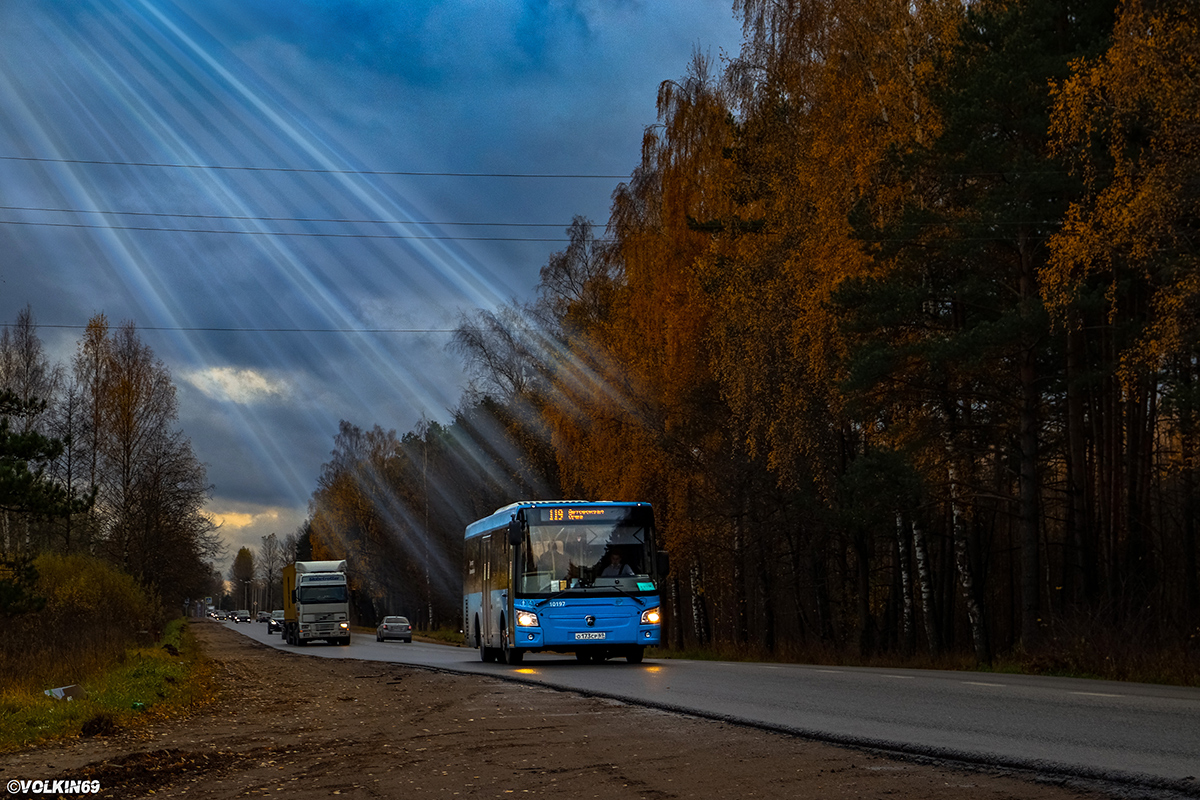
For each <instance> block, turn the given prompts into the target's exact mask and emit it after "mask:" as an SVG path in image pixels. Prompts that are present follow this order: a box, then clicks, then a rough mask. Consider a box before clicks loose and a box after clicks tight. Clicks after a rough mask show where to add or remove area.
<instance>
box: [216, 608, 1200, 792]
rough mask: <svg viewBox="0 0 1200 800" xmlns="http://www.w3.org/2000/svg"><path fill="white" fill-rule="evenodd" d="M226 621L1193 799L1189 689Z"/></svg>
mask: <svg viewBox="0 0 1200 800" xmlns="http://www.w3.org/2000/svg"><path fill="white" fill-rule="evenodd" d="M221 624H225V625H229V626H230V627H232V628H234V629H236V630H238V631H239V632H241V633H243V634H245V635H247V636H249V637H250V638H252V639H254V640H256V641H259V642H262V643H265V644H268V645H271V646H274V647H276V648H278V649H281V650H284V651H287V652H295V653H298V654H304V655H311V656H318V657H324V658H355V659H361V660H368V661H388V662H395V663H404V664H412V665H414V666H421V667H432V668H436V669H443V670H451V671H454V672H464V673H476V674H482V675H491V676H494V677H501V678H506V679H509V680H518V681H525V682H530V683H538V684H543V685H546V686H553V687H556V688H560V689H567V690H571V691H577V692H582V693H585V694H589V695H595V696H603V697H613V698H618V699H622V700H626V701H629V702H633V703H638V704H641V705H648V706H653V707H658V708H663V709H668V710H672V711H681V712H685V713H690V714H695V715H699V716H704V717H710V718H715V719H723V720H728V721H731V722H739V723H746V724H751V725H755V726H759V727H765V728H769V729H773V730H779V731H786V732H789V733H795V734H799V735H803V736H806V737H809V738H814V739H817V740H821V741H828V742H834V743H838V744H847V745H854V746H859V747H872V748H879V749H882V750H887V751H892V752H900V753H905V754H909V755H916V756H926V757H930V758H935V759H939V760H952V761H960V762H967V763H975V764H986V765H991V766H998V767H1009V768H1014V769H1021V770H1031V771H1034V772H1037V773H1040V774H1045V775H1051V776H1063V777H1074V778H1080V779H1084V780H1091V781H1100V782H1102V783H1103V784H1106V785H1110V786H1113V787H1115V788H1120V787H1122V786H1124V787H1130V788H1153V789H1158V790H1162V791H1164V792H1166V793H1169V794H1180V795H1184V796H1196V797H1200V689H1189V688H1183V687H1175V686H1157V685H1150V684H1135V683H1118V682H1113V681H1092V680H1081V679H1072V678H1048V677H1041V676H1030V675H998V674H990V673H969V672H938V671H932V670H887V669H868V668H850V667H837V668H832V667H814V666H803V665H791V664H749V663H739V662H721V661H685V660H677V659H669V660H652V659H647V660H646V661H645V662H643V663H642V664H640V665H631V664H626V663H625V661H624V660H623V659H621V660H615V661H610V662H606V663H604V664H580V663H577V662H576V661H575V659H574V658H573V657H571V656H556V655H551V654H540V653H539V654H531V655H528V656H526V659H525V663H524V664H523V665H521V666H519V667H511V666H508V665H505V664H485V663H483V662H481V661H480V660H479V656H478V654H477V652H476V651H474V650H468V649H466V648H456V647H448V646H445V645H437V644H425V643H421V642H414V643H412V644H406V643H401V642H383V643H380V642H376V641H375V637H374V636H373V635H360V634H355V635H354V641H353V643H352V644H351V645H350V646H349V647H336V646H328V645H324V644H313V645H308V646H306V647H303V648H301V647H292V646H289V645H286V644H284V643H283V642H282V641H281V640H280V637H279V636H278V635H268V634H267V632H266V625H265V624H259V623H250V624H245V623H243V624H233V623H221Z"/></svg>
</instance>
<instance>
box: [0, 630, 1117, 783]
mask: <svg viewBox="0 0 1200 800" xmlns="http://www.w3.org/2000/svg"><path fill="white" fill-rule="evenodd" d="M194 630H196V632H197V634H198V636H199V638H200V640H201V641H202V643H203V644H204V647H205V648H206V650H207V652H208V653H209V655H210V656H211V657H212V658H213V659H215V660H216V661H217V662H218V665H219V673H220V674H221V680H222V684H223V686H224V687H225V688H224V690H223V691H222V696H221V697H220V700H219V701H218V702H217V703H215V704H213V705H212V706H209V707H208V708H206V709H205V710H203V711H201V712H198V713H197V714H195V715H193V716H192V717H190V718H187V719H183V720H174V721H170V722H163V723H156V724H152V725H149V726H147V727H144V728H138V729H134V730H127V731H122V732H118V733H115V734H112V735H109V736H97V737H92V738H83V739H78V740H74V741H69V742H62V743H56V744H51V745H43V746H40V747H37V748H33V749H29V750H24V751H20V752H16V753H8V754H5V755H3V756H0V785H7V784H8V783H9V781H12V780H26V781H30V780H50V781H52V780H56V779H67V780H92V781H99V786H100V792H99V794H98V795H89V796H99V797H111V798H135V797H147V796H149V795H152V794H153V795H154V796H156V797H179V796H184V795H186V796H188V797H199V798H240V797H288V798H300V800H309V799H310V798H327V797H330V796H335V795H336V796H339V797H349V798H406V799H414V800H419V799H420V798H441V797H447V798H449V797H462V798H472V797H489V798H491V797H500V798H503V797H508V796H510V795H515V796H525V795H556V796H559V797H566V798H585V799H586V798H601V800H605V799H607V798H612V799H613V800H616V799H617V798H621V800H626V799H627V798H652V799H653V800H667V798H676V797H677V798H696V797H729V798H781V799H782V798H788V800H796V798H813V799H814V800H815V799H816V798H838V797H856V798H884V797H886V798H891V799H892V800H927V799H928V800H941V799H942V798H944V799H945V800H951V799H952V798H965V797H969V798H1006V799H1008V800H1066V799H1067V798H1074V799H1075V800H1080V799H1081V798H1098V797H1099V795H1093V794H1088V793H1084V792H1079V791H1075V790H1072V789H1069V788H1064V787H1058V786H1050V785H1045V784H1039V783H1033V782H1030V781H1026V780H1023V779H1021V778H1018V777H1012V776H1006V775H1002V774H987V773H981V772H971V771H961V770H954V769H947V768H943V767H936V766H928V765H919V764H912V763H906V762H903V761H895V760H891V759H889V758H886V757H882V756H878V755H874V754H870V753H863V752H859V751H855V750H849V749H842V748H837V747H832V746H829V745H824V744H818V743H813V742H809V741H805V740H801V739H796V738H793V737H788V736H782V735H777V734H772V733H765V732H762V731H757V730H752V729H748V728H742V727H739V726H735V725H728V724H723V723H718V722H712V721H708V720H701V719H694V718H690V717H683V716H678V715H673V714H666V713H662V712H658V711H652V710H647V709H643V708H639V707H637V706H631V705H626V704H623V703H618V702H615V701H606V700H598V699H594V698H586V697H581V696H580V695H577V694H573V693H569V692H559V691H555V690H552V689H546V688H542V687H533V686H522V685H519V684H513V683H508V682H505V681H498V680H492V679H488V678H482V677H475V676H456V675H449V674H443V673H436V672H429V671H424V670H418V669H411V668H408V667H403V666H399V665H395V664H385V663H380V662H369V661H340V660H334V659H325V658H319V657H314V656H302V655H297V654H293V653H281V652H279V651H276V650H273V649H271V648H269V647H264V646H263V645H260V644H257V643H255V642H252V641H250V640H249V639H247V638H245V637H244V636H240V635H238V634H237V633H236V632H234V631H231V630H227V629H226V628H225V627H224V626H221V625H217V624H205V623H200V624H197V625H196V626H195V627H194ZM10 796H15V795H12V794H11V793H10ZM36 796H38V797H47V796H49V795H36ZM72 796H74V795H72Z"/></svg>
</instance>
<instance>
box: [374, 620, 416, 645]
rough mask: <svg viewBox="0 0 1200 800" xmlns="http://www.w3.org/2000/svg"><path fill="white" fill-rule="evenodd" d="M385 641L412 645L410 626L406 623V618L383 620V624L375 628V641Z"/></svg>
mask: <svg viewBox="0 0 1200 800" xmlns="http://www.w3.org/2000/svg"><path fill="white" fill-rule="evenodd" d="M387 639H399V640H400V641H402V642H408V643H410V644H411V643H412V625H410V624H409V623H408V618H407V617H384V618H383V622H381V623H379V625H378V626H377V627H376V628H375V641H377V642H382V641H385V640H387Z"/></svg>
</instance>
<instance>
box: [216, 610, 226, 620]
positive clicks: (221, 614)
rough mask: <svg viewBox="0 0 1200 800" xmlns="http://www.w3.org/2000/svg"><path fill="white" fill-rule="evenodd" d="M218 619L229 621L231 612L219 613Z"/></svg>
mask: <svg viewBox="0 0 1200 800" xmlns="http://www.w3.org/2000/svg"><path fill="white" fill-rule="evenodd" d="M217 619H220V620H226V619H229V612H228V611H218V612H217Z"/></svg>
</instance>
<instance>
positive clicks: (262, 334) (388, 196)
mask: <svg viewBox="0 0 1200 800" xmlns="http://www.w3.org/2000/svg"><path fill="white" fill-rule="evenodd" d="M740 42H741V29H740V25H739V23H738V22H737V20H735V19H734V17H733V13H732V10H731V2H730V0H645V1H644V2H641V1H639V0H591V1H589V0H577V1H576V2H567V1H566V0H563V1H562V2H559V1H557V0H540V1H536V0H529V1H528V2H526V0H511V1H510V2H494V1H493V2H450V1H447V2H434V1H432V0H427V1H424V2H420V1H418V0H411V1H410V0H386V1H385V0H372V1H363V2H354V1H353V0H327V1H319V0H310V1H309V2H297V0H286V2H285V1H284V0H262V1H261V2H246V0H203V2H199V1H198V0H197V2H190V3H170V2H165V1H164V0H129V2H115V1H114V2H107V1H106V0H61V1H58V0H44V1H42V2H36V3H33V2H14V3H0V323H12V322H14V321H15V320H16V317H17V314H18V312H19V311H20V310H21V309H22V308H24V307H25V306H26V305H27V304H28V305H31V306H32V309H33V313H34V317H35V319H36V321H37V323H38V326H39V333H40V335H41V336H42V339H43V341H44V342H45V343H46V345H47V348H48V350H49V351H50V354H51V356H52V358H54V359H55V360H56V361H60V362H63V363H67V362H68V361H69V359H70V356H71V354H72V353H73V352H74V348H75V343H76V341H77V340H78V338H79V336H80V333H81V330H80V329H81V328H82V326H84V325H86V323H87V321H88V319H90V318H91V317H92V316H93V315H95V314H97V313H100V312H103V313H104V314H106V315H107V317H108V319H109V321H110V323H112V324H114V325H116V324H120V323H122V322H124V321H127V320H132V321H133V322H135V323H136V325H137V326H138V328H139V330H140V332H141V336H142V338H143V340H144V341H145V342H146V343H147V344H149V345H150V346H151V347H152V348H153V349H154V351H155V353H156V355H157V356H158V357H159V358H161V359H162V360H163V361H164V362H165V363H166V364H167V366H168V368H169V369H170V370H171V373H172V376H173V377H174V380H175V383H176V386H177V388H178V391H179V400H180V427H182V429H183V430H184V432H185V433H186V434H187V435H188V436H189V437H190V438H191V440H192V443H193V447H194V449H195V451H196V453H197V454H198V456H199V457H200V459H201V460H202V461H203V462H204V463H205V464H206V465H207V467H208V479H209V482H210V483H212V484H213V486H214V491H213V499H212V501H211V503H210V505H209V510H210V511H211V512H213V513H214V514H215V515H217V517H218V518H220V519H221V520H222V521H223V523H224V528H223V533H224V537H225V540H226V542H227V543H228V545H229V549H230V557H232V554H233V553H234V552H236V549H237V547H239V546H241V545H243V544H248V545H254V546H256V545H257V544H258V542H259V540H260V537H261V536H264V535H266V534H268V533H272V532H275V533H279V534H280V535H281V536H282V535H284V534H287V533H290V532H291V531H293V530H295V528H296V527H297V526H298V525H299V524H300V523H301V522H302V521H303V519H304V517H305V515H306V507H307V502H308V498H309V496H310V495H311V493H312V490H313V488H314V487H315V482H316V477H317V474H318V472H319V470H320V466H321V464H322V463H323V462H324V461H325V460H327V458H328V455H329V451H330V449H331V447H332V444H333V436H334V434H335V433H336V431H337V426H338V421H339V420H342V419H346V420H349V421H351V422H353V423H355V424H357V425H360V426H364V427H370V426H373V425H376V424H378V425H381V426H382V427H384V428H394V429H396V430H397V431H399V432H405V431H408V430H411V429H412V428H413V427H414V425H416V424H417V423H418V421H419V420H420V419H421V418H422V416H424V417H425V418H428V419H434V420H439V421H444V420H446V419H448V418H449V409H450V408H452V407H453V406H454V405H455V404H456V403H457V402H458V399H459V395H460V392H461V389H462V386H463V383H464V379H463V376H462V373H461V368H460V366H459V363H458V361H457V359H456V357H455V356H454V354H453V353H451V352H449V351H448V350H447V349H446V343H447V342H448V340H449V335H448V333H447V330H449V329H452V328H453V327H454V326H455V324H456V323H457V322H458V320H459V317H460V315H461V314H462V313H464V312H469V311H471V310H473V309H477V308H483V307H494V306H495V305H497V304H499V303H502V302H505V301H507V300H510V299H512V298H522V299H526V298H528V297H530V296H531V294H532V291H533V288H534V286H535V284H536V283H537V275H538V269H539V268H540V267H541V266H542V265H543V264H545V262H546V259H547V257H548V256H549V254H550V253H551V252H554V251H555V250H560V249H562V247H563V246H564V243H563V241H562V239H563V238H564V229H565V228H566V226H567V225H568V224H569V223H570V220H571V217H572V216H573V215H575V214H582V215H584V216H586V217H589V218H590V219H592V220H594V221H595V222H597V223H601V224H603V223H604V222H605V221H606V220H607V217H608V209H609V198H610V195H611V193H612V190H613V188H614V187H615V186H616V184H617V183H618V181H619V180H620V178H619V177H618V176H627V175H629V174H630V172H631V171H632V170H633V168H634V167H635V166H636V164H637V162H638V157H639V149H640V143H641V137H642V131H643V129H644V128H645V126H647V125H650V124H653V123H654V121H655V112H654V100H655V94H656V90H657V86H658V84H659V83H660V82H661V81H663V80H667V79H674V78H679V77H681V76H682V75H683V74H684V73H685V71H686V68H687V63H688V61H689V59H690V57H691V54H692V52H693V51H694V50H697V49H699V50H701V51H703V52H707V53H709V54H710V55H711V56H713V57H715V58H720V57H721V55H722V54H731V55H732V54H736V52H737V50H738V48H739V45H740ZM220 566H221V567H222V568H223V569H224V568H225V567H226V566H227V564H221V565H220Z"/></svg>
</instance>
